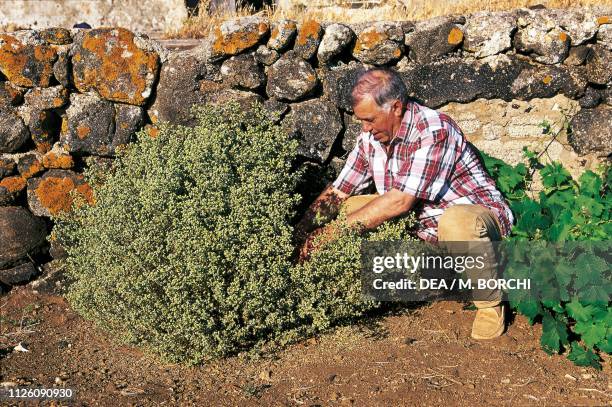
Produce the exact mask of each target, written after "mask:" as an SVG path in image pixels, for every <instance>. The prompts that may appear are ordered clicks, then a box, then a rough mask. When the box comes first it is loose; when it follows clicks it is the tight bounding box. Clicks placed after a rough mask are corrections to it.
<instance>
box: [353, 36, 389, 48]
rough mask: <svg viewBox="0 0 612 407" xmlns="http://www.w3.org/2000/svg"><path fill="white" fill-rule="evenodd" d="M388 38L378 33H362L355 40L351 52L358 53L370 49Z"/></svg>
mask: <svg viewBox="0 0 612 407" xmlns="http://www.w3.org/2000/svg"><path fill="white" fill-rule="evenodd" d="M388 38H389V37H388V36H387V34H384V33H381V32H379V31H367V32H363V33H361V35H359V38H357V41H356V42H355V48H354V49H353V51H354V52H360V51H362V50H367V49H372V48H374V47H376V46H377V45H379V44H380V43H381V42H383V41H385V40H386V39H388Z"/></svg>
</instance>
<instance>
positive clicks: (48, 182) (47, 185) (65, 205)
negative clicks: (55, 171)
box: [35, 177, 94, 215]
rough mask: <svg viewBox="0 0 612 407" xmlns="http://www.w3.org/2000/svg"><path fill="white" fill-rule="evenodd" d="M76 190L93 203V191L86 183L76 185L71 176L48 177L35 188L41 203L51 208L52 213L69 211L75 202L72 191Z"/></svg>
mask: <svg viewBox="0 0 612 407" xmlns="http://www.w3.org/2000/svg"><path fill="white" fill-rule="evenodd" d="M73 190H74V191H76V192H77V193H78V194H79V195H81V196H82V197H83V198H84V200H85V201H87V202H88V203H90V204H92V203H93V202H94V199H93V191H92V190H91V187H90V186H89V185H87V184H86V183H83V184H80V185H75V183H74V181H73V180H72V179H71V178H68V177H66V178H58V177H47V178H43V179H41V180H40V183H39V184H38V187H37V188H36V190H35V194H36V197H37V198H38V201H39V202H40V204H41V205H42V206H43V207H45V208H47V209H48V210H49V213H50V214H51V215H55V214H57V213H59V212H66V211H69V210H70V208H71V207H72V203H73V202H74V197H73V196H72V194H71V192H72V191H73Z"/></svg>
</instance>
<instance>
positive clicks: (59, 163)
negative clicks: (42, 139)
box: [42, 151, 74, 169]
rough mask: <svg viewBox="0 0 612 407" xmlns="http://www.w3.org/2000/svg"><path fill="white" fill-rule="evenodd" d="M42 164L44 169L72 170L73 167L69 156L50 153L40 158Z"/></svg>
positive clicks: (72, 161)
mask: <svg viewBox="0 0 612 407" xmlns="http://www.w3.org/2000/svg"><path fill="white" fill-rule="evenodd" d="M42 164H43V166H44V167H45V168H63V169H67V168H72V167H73V166H74V160H73V159H72V156H71V155H70V154H60V155H57V154H55V153H54V152H52V151H50V152H48V153H47V154H45V155H44V157H43V158H42Z"/></svg>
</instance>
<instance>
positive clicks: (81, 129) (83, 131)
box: [77, 126, 91, 140]
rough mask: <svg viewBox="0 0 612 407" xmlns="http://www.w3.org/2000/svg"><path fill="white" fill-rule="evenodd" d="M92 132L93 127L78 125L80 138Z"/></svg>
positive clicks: (82, 138)
mask: <svg viewBox="0 0 612 407" xmlns="http://www.w3.org/2000/svg"><path fill="white" fill-rule="evenodd" d="M90 133H91V128H89V127H87V126H78V127H77V137H78V138H79V140H84V139H85V138H87V136H89V134H90Z"/></svg>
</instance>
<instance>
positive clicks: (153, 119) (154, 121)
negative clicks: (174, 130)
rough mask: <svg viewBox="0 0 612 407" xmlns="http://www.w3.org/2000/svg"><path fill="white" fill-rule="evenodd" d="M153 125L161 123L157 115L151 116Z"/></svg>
mask: <svg viewBox="0 0 612 407" xmlns="http://www.w3.org/2000/svg"><path fill="white" fill-rule="evenodd" d="M150 117H151V123H157V122H158V121H159V118H158V117H157V115H156V114H151V116H150Z"/></svg>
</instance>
